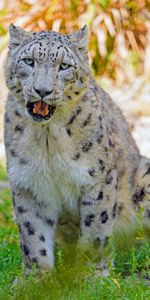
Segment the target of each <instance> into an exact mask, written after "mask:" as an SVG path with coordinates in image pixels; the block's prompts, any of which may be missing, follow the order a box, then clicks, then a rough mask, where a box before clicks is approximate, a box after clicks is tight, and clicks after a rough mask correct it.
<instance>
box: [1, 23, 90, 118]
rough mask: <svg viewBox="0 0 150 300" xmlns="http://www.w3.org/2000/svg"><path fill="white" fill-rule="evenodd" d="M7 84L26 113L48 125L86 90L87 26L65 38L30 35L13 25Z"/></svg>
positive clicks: (87, 69) (11, 26)
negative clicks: (61, 106) (65, 106)
mask: <svg viewBox="0 0 150 300" xmlns="http://www.w3.org/2000/svg"><path fill="white" fill-rule="evenodd" d="M5 70H6V71H5V74H6V82H7V85H8V88H9V90H10V92H11V93H12V94H14V95H15V97H16V98H17V100H18V103H19V105H21V106H22V109H23V110H25V113H26V114H27V115H28V116H29V117H30V118H31V119H32V120H34V121H37V122H42V123H43V122H46V121H48V120H49V119H50V117H51V116H52V115H53V114H54V113H55V110H56V109H57V107H58V106H60V105H66V103H69V102H71V101H72V99H74V98H75V97H76V99H78V98H79V97H80V95H81V93H83V92H84V91H85V89H86V87H87V83H88V80H89V76H90V69H89V64H88V57H87V28H86V26H85V27H84V28H83V29H81V30H79V31H77V32H75V33H73V34H72V35H63V34H59V33H56V32H53V31H47V32H34V33H29V32H26V31H24V30H22V29H21V28H18V27H15V26H14V25H10V51H9V54H8V59H7V63H6V68H5Z"/></svg>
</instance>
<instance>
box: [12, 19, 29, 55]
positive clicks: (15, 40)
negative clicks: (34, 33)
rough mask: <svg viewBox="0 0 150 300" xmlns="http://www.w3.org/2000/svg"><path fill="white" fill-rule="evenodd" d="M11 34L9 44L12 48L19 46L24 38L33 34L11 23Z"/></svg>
mask: <svg viewBox="0 0 150 300" xmlns="http://www.w3.org/2000/svg"><path fill="white" fill-rule="evenodd" d="M9 35H10V42H9V46H10V49H11V48H15V47H17V46H19V45H20V44H21V42H22V41H23V40H25V39H27V38H29V37H30V36H31V33H30V32H27V31H25V30H23V29H22V28H20V27H16V26H15V25H13V24H10V25H9Z"/></svg>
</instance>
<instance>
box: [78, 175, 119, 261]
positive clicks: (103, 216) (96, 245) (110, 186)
mask: <svg viewBox="0 0 150 300" xmlns="http://www.w3.org/2000/svg"><path fill="white" fill-rule="evenodd" d="M108 175H109V178H108V177H107V178H108V179H109V180H106V181H105V184H103V185H102V184H98V183H97V184H95V185H94V186H93V187H92V188H91V189H90V190H89V191H87V193H86V194H85V195H84V197H83V198H82V199H81V201H80V217H81V220H80V231H81V233H80V240H79V248H80V250H81V251H83V252H86V254H88V255H90V257H91V258H92V260H95V261H97V262H98V260H100V258H103V255H105V246H106V245H107V244H108V241H109V238H110V236H111V235H112V232H113V227H114V222H115V217H116V210H117V190H116V189H117V173H116V171H115V170H113V171H111V172H109V174H108ZM102 265H103V263H102ZM97 266H98V265H97ZM99 266H100V265H99Z"/></svg>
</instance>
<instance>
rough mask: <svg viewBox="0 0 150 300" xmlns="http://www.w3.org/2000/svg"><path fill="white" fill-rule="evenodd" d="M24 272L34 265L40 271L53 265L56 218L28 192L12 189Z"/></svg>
mask: <svg viewBox="0 0 150 300" xmlns="http://www.w3.org/2000/svg"><path fill="white" fill-rule="evenodd" d="M13 203H14V207H15V213H16V218H17V223H18V226H19V231H20V237H21V247H22V250H23V256H24V263H25V267H26V272H28V270H30V269H31V267H32V264H33V263H36V265H37V266H38V267H39V269H40V271H43V270H45V269H47V268H50V267H52V266H53V265H54V253H53V252H54V250H53V246H54V232H55V228H56V222H57V218H56V216H55V214H54V213H52V212H50V213H49V211H48V209H47V207H46V206H44V203H43V204H42V205H40V204H39V203H38V202H37V200H36V199H35V198H34V197H33V195H32V193H31V192H30V191H25V190H24V189H16V188H15V189H13Z"/></svg>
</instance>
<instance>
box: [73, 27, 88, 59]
mask: <svg viewBox="0 0 150 300" xmlns="http://www.w3.org/2000/svg"><path fill="white" fill-rule="evenodd" d="M71 42H72V43H73V45H74V46H75V47H77V48H78V49H79V50H81V51H82V52H83V54H85V53H86V54H87V49H88V27H87V25H84V27H83V28H81V29H79V30H78V31H76V32H74V33H72V34H71Z"/></svg>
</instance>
